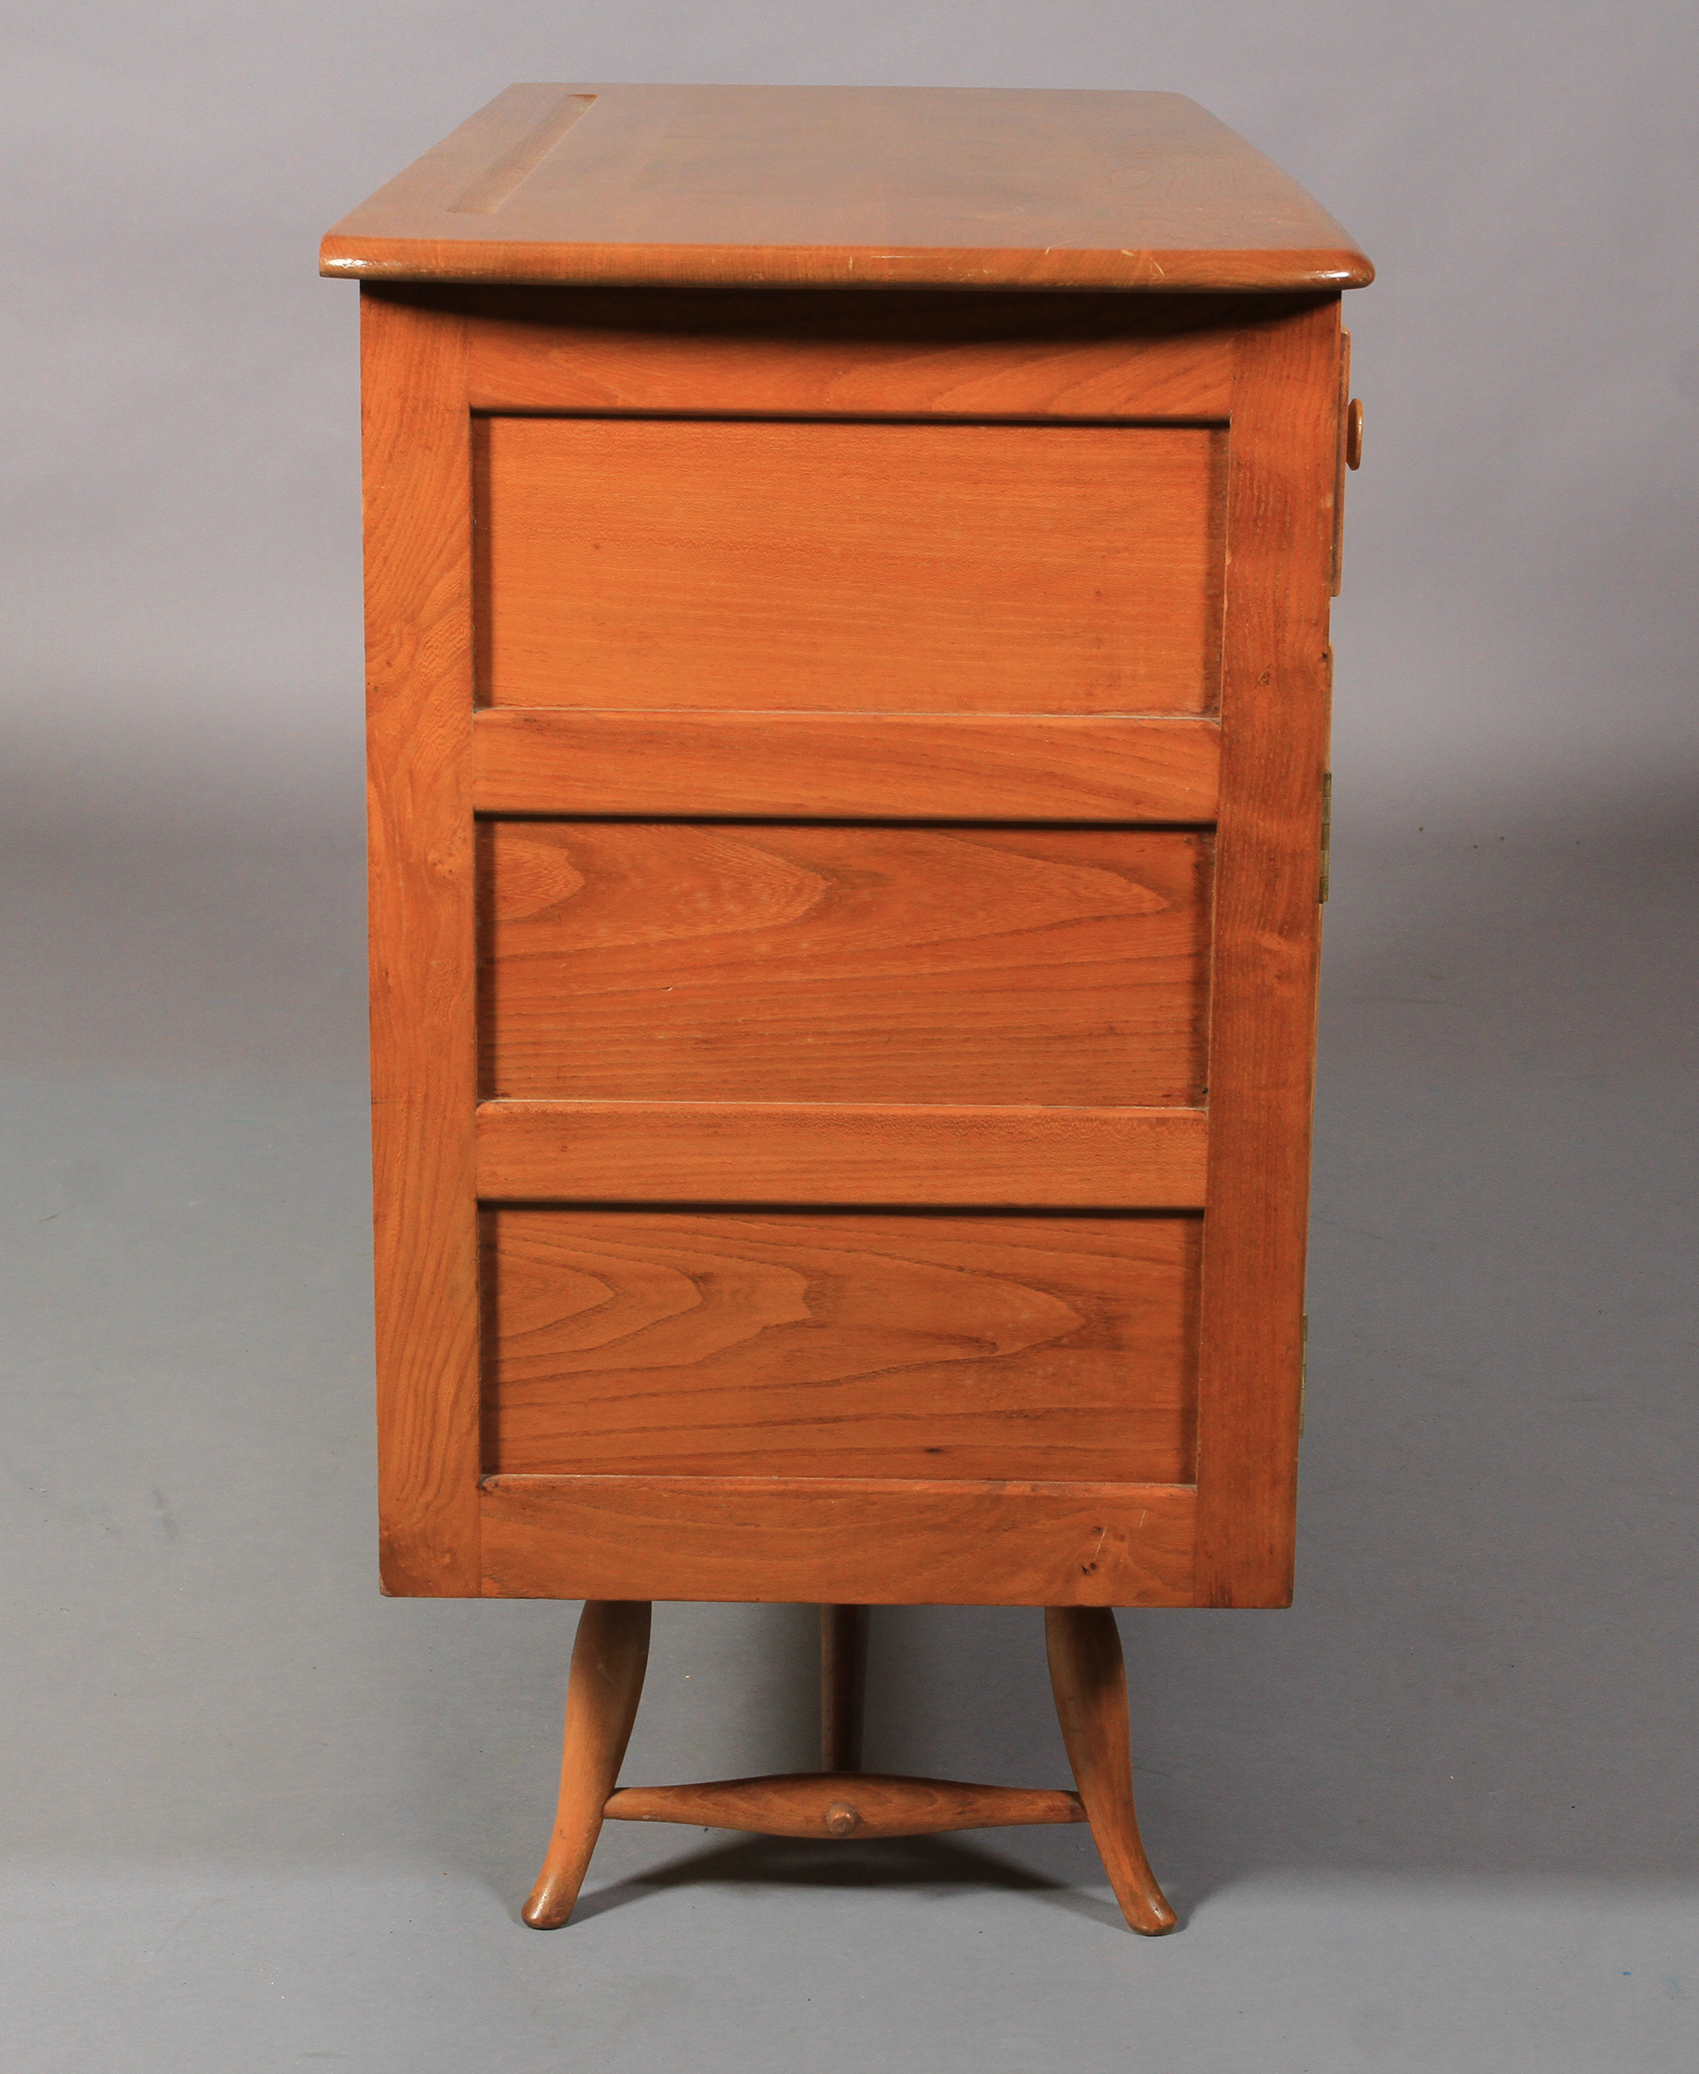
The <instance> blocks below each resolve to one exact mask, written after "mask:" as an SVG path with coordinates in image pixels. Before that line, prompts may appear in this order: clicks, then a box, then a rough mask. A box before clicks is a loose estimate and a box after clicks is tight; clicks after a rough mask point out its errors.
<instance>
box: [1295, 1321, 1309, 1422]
mask: <svg viewBox="0 0 1699 2074" xmlns="http://www.w3.org/2000/svg"><path fill="white" fill-rule="evenodd" d="M1309 1388H1310V1314H1309V1312H1308V1311H1306V1312H1305V1313H1304V1318H1303V1323H1302V1326H1301V1327H1300V1329H1299V1334H1298V1438H1299V1439H1300V1440H1302V1439H1303V1437H1304V1412H1305V1402H1304V1400H1305V1398H1306V1397H1307V1396H1308V1394H1309Z"/></svg>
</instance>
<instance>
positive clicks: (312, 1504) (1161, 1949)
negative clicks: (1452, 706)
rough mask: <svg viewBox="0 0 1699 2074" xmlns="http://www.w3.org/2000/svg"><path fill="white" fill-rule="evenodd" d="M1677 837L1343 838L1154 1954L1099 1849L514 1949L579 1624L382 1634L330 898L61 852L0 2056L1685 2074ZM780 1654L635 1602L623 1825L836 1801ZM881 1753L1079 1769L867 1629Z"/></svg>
mask: <svg viewBox="0 0 1699 2074" xmlns="http://www.w3.org/2000/svg"><path fill="white" fill-rule="evenodd" d="M1678 806H1679V803H1674V804H1669V803H1660V802H1640V803H1638V804H1634V803H1629V804H1627V805H1618V806H1616V807H1610V808H1607V807H1598V808H1595V809H1589V810H1585V811H1583V810H1580V809H1577V808H1574V807H1573V806H1572V807H1570V808H1567V809H1564V810H1561V811H1560V810H1559V809H1558V808H1557V807H1555V806H1554V807H1553V808H1552V809H1551V810H1550V812H1549V813H1547V814H1545V815H1544V816H1535V817H1530V818H1528V819H1526V820H1524V821H1522V822H1519V823H1518V824H1517V825H1515V826H1506V825H1505V823H1504V822H1503V821H1498V822H1487V821H1481V822H1480V823H1479V825H1471V824H1470V822H1469V820H1468V817H1467V816H1465V815H1463V814H1462V813H1461V811H1459V813H1458V815H1457V816H1456V818H1455V819H1454V821H1453V822H1452V824H1451V825H1449V826H1447V827H1445V828H1443V829H1441V828H1438V827H1434V828H1426V829H1423V830H1422V831H1421V832H1420V833H1418V832H1417V831H1416V830H1414V829H1395V828H1391V827H1385V828H1376V829H1356V830H1352V829H1350V828H1349V827H1347V828H1345V829H1344V830H1343V831H1342V835H1341V841H1340V848H1339V856H1338V860H1337V877H1336V893H1335V899H1334V903H1333V905H1332V907H1331V909H1330V911H1329V925H1328V926H1329V951H1328V965H1327V1009H1326V1017H1325V1030H1324V1037H1323V1043H1322V1054H1321V1064H1322V1079H1321V1089H1322V1093H1321V1106H1320V1119H1319V1135H1318V1154H1317V1188H1316V1198H1315V1248H1314V1263H1313V1272H1312V1282H1311V1292H1310V1299H1309V1307H1310V1315H1311V1321H1312V1323H1311V1370H1310V1391H1309V1404H1310V1410H1309V1429H1308V1434H1307V1437H1306V1442H1305V1456H1304V1489H1303V1512H1302V1533H1301V1547H1302V1560H1301V1571H1300V1585H1299V1599H1298V1604H1297V1606H1296V1607H1295V1608H1294V1610H1293V1611H1292V1612H1290V1613H1285V1614H1240V1615H1231V1614H1220V1615H1218V1614H1154V1613H1140V1614H1133V1615H1124V1616H1123V1619H1122V1626H1123V1633H1124V1635H1125V1638H1126V1643H1127V1650H1128V1658H1129V1665H1130V1669H1131V1672H1132V1676H1133V1680H1134V1688H1135V1689H1134V1734H1135V1756H1136V1760H1137V1763H1138V1766H1139V1770H1138V1773H1137V1783H1138V1788H1139V1792H1140V1796H1141V1812H1142V1815H1143V1819H1144V1826H1145V1833H1146V1838H1147V1841H1148V1843H1149V1845H1150V1848H1151V1852H1152V1855H1153V1857H1154V1858H1155V1860H1156V1861H1157V1864H1158V1866H1159V1868H1160V1870H1161V1872H1162V1874H1163V1876H1164V1878H1165V1880H1166V1882H1167V1884H1168V1886H1169V1890H1170V1892H1171V1894H1172V1896H1173V1898H1174V1900H1175V1902H1176V1905H1177V1906H1178V1908H1179V1910H1180V1914H1181V1928H1180V1930H1179V1932H1178V1933H1177V1934H1176V1935H1175V1936H1173V1937H1171V1938H1169V1939H1166V1940H1163V1941H1157V1942H1147V1941H1144V1940H1140V1939H1136V1938H1133V1937H1131V1936H1129V1935H1128V1934H1127V1933H1125V1932H1124V1931H1123V1930H1122V1929H1121V1928H1120V1927H1119V1926H1118V1919H1117V1917H1116V1915H1115V1913H1114V1910H1113V1907H1112V1905H1111V1903H1110V1901H1109V1898H1108V1894H1107V1889H1106V1887H1105V1885H1104V1882H1103V1880H1102V1876H1101V1872H1100V1870H1099V1867H1098V1865H1097V1863H1096V1860H1095V1858H1094V1856H1093V1854H1092V1852H1091V1850H1090V1847H1089V1844H1088V1843H1087V1842H1086V1841H1085V1839H1084V1838H1083V1836H1082V1834H1081V1833H1080V1832H1079V1831H1072V1830H1068V1831H1054V1832H1030V1833H1027V1834H1024V1835H1023V1834H1020V1833H1003V1834H1000V1835H986V1836H981V1837H965V1838H961V1839H957V1840H947V1839H946V1840H938V1841H934V1842H929V1843H917V1844H908V1845H887V1846H854V1847H841V1846H839V1847H830V1848H827V1847H821V1848H819V1849H818V1850H817V1849H815V1848H814V1847H812V1846H806V1847H805V1846H796V1845H779V1844H767V1843H759V1842H750V1841H741V1840H735V1839H729V1838H727V1837H725V1836H715V1835H708V1834H703V1833H695V1832H686V1831H675V1830H671V1829H654V1830H647V1829H645V1830H626V1829H619V1830H613V1831H610V1833H609V1834H608V1836H607V1838H606V1841H605V1842H604V1845H603V1847H602V1849H601V1851H600V1852H599V1854H598V1857H597V1860H596V1863H595V1865H594V1867H593V1870H592V1875H591V1880H590V1883H589V1887H588V1889H587V1900H586V1902H585V1904H584V1906H583V1908H582V1910H581V1918H580V1920H578V1921H577V1922H575V1924H574V1926H573V1927H572V1928H571V1929H569V1930H568V1931H566V1932H564V1933H560V1934H557V1935H554V1936H538V1935H536V1934H534V1933H532V1932H530V1931H528V1930H526V1929H524V1928H523V1926H522V1925H521V1924H520V1923H519V1921H518V1913H517V1911H518V1905H519V1902H520V1901H521V1900H522V1898H523V1896H524V1894H525V1892H526V1890H527V1887H528V1885H529V1882H530V1878H531V1875H532V1873H533V1871H534V1869H535V1863H536V1859H537V1855H538V1852H539V1849H540V1847H541V1844H542V1841H543V1837H544V1833H545V1830H546V1826H547V1821H548V1816H549V1809H550V1801H551V1794H552V1785H553V1770H554V1765H555V1761H556V1739H557V1735H558V1726H559V1712H560V1703H561V1697H562V1692H563V1687H564V1679H565V1669H566V1661H567V1656H568V1652H569V1649H570V1644H571V1636H572V1629H573V1622H574V1618H575V1610H576V1609H574V1608H572V1607H566V1606H554V1605H496V1604H492V1605H488V1606H485V1605H459V1604H447V1603H435V1604H433V1603H421V1602H402V1601H385V1600H383V1599H382V1598H380V1597H379V1596H378V1593H377V1590H376V1584H375V1577H374V1568H373V1553H372V1540H373V1530H372V1500H371V1484H372V1437H371V1421H370V1356H369V1343H368V1325H369V1317H368V1305H369V1254H368V1244H367V1231H366V1206H365V1188H366V1171H365V1157H366V1145H365V1135H364V1119H363V1096H364V1089H363V1083H362V1079H361V1053H360V1046H361V1042H362V1029H361V1008H360V990H361V985H362V979H363V973H362V967H361V943H360V906H359V899H360V895H359V884H358V878H357V869H358V867H357V861H356V852H355V848H354V845H353V844H352V843H351V842H350V841H349V840H347V839H345V838H343V837H334V838H326V839H325V840H323V841H322V842H321V841H315V842H313V843H303V844H302V845H300V846H299V847H291V846H289V845H287V844H283V843H277V844H274V845H273V846H272V847H271V848H269V849H268V848H266V847H264V846H263V845H262V846H259V847H257V848H256V847H255V846H254V845H252V844H244V843H237V842H235V841H230V842H228V843H226V844H223V845H222V846H221V845H220V844H219V843H218V842H217V841H214V840H213V839H211V838H207V839H204V840H196V839H191V838H189V837H185V839H184V840H183V841H182V842H181V843H180V844H178V845H177V846H175V847H173V846H171V845H164V846H160V845H157V844H156V845H151V846H150V845H146V844H142V845H137V846H134V847H132V848H129V849H125V848H109V849H100V848H78V847H75V846H66V847H64V848H63V849H62V850H60V851H58V852H55V851H53V850H52V849H51V848H50V847H49V848H44V847H43V846H42V845H40V844H32V845H31V846H30V847H28V848H27V849H26V850H25V851H24V852H23V854H21V855H20V856H19V857H17V858H16V859H14V860H13V862H12V865H11V867H10V868H9V870H8V874H7V879H6V885H7V898H8V901H9V902H11V903H12V911H11V913H10V916H9V919H8V923H7V937H6V942H7V949H6V959H7V965H8V969H9V971H10V972H11V973H12V974H13V976H14V981H17V980H18V976H19V975H20V974H28V975H29V979H28V983H27V984H24V983H16V984H14V985H13V986H12V987H11V988H9V989H8V1000H7V1014H8V1022H9V1028H8V1041H7V1056H8V1058H9V1060H10V1062H11V1066H10V1078H9V1081H8V1083H7V1092H6V1123H7V1133H8V1145H9V1149H8V1154H7V1158H6V1162H5V1167H4V1191H5V1197H4V1200H5V1215H6V1218H7V1223H8V1229H9V1243H8V1244H7V1246H6V1248H5V1253H4V1262H3V1268H4V1274H5V1278H6V1285H7V1295H6V1306H7V1313H6V1314H7V1320H8V1323H7V1329H6V1333H5V1340H4V1348H5V1359H6V1362H7V1365H8V1369H9V1377H8V1381H7V1385H6V1390H5V1397H4V1426H3V1433H4V1440H3V1460H0V1466H3V1469H4V1483H3V1488H4V1492H5V1505H4V1515H3V1531H4V1549H5V1561H4V1594H5V1609H6V1611H5V1620H6V1633H7V1642H6V1653H7V1655H6V1660H7V1673H6V1688H7V1698H6V1705H5V1709H4V1714H5V1720H6V1729H5V1734H4V1738H3V1746H0V1767H3V1770H4V1789H5V1790H4V1812H3V1817H0V1819H3V1824H4V1833H5V1842H6V1859H5V1865H4V1869H3V1871H0V1895H3V1903H0V1905H3V1908H4V1921H3V1928H0V2008H3V2011H4V2015H3V2017H0V2034H3V2041H4V2042H3V2043H0V2067H4V2068H5V2069H7V2070H10V2069H12V2068H17V2069H19V2070H29V2074H36V2070H55V2074H57V2070H61V2069H63V2070H82V2069H85V2068H89V2069H92V2068H99V2069H103V2070H106V2069H114V2070H128V2069H138V2070H142V2069H145V2070H150V2074H151V2070H154V2069H161V2070H163V2069H172V2070H185V2074H201V2070H207V2074H212V2070H246V2069H255V2070H269V2069H273V2068H285V2067H294V2066H297V2065H303V2066H304V2065H312V2064H325V2065H333V2064H341V2065H346V2066H349V2067H354V2068H360V2069H372V2070H374V2074H390V2070H395V2074H401V2070H404V2069H405V2070H408V2074H438V2070H449V2069H456V2070H458V2069H473V2068H477V2069H483V2068H501V2069H514V2070H531V2069H539V2070H541V2069H553V2068H557V2067H559V2068H566V2067H574V2068H576V2067H594V2068H598V2069H606V2070H609V2074H648V2070H651V2069H654V2070H660V2069H672V2068H685V2069H691V2070H700V2074H716V2070H720V2069H727V2070H731V2069H737V2070H740V2074H741V2070H745V2069H750V2070H755V2069H765V2068H773V2069H780V2068H783V2069H786V2070H796V2074H812V2070H820V2074H827V2070H830V2074H838V2070H852V2069H853V2070H859V2069H872V2068H886V2067H895V2068H901V2069H909V2068H913V2069H918V2070H938V2074H954V2070H957V2069H961V2070H969V2069H971V2070H976V2074H977V2070H986V2074H1002V2070H1026V2069H1037V2068H1045V2069H1048V2068H1051V2067H1066V2068H1069V2069H1079V2070H1086V2074H1097V2070H1100V2069H1104V2070H1107V2069H1122V2068H1136V2069H1151V2070H1157V2074H1162V2070H1191V2069H1198V2070H1212V2074H1213V2070H1217V2069H1219V2070H1234V2074H1237V2070H1240V2069H1244V2070H1247V2074H1250V2070H1255V2074H1332V2070H1335V2069H1354V2068H1359V2067H1372V2068H1388V2069H1400V2070H1402V2069H1410V2070H1417V2069H1420V2070H1422V2074H1432V2070H1438V2069H1444V2070H1446V2074H1476V2070H1479V2074H1512V2070H1515V2074H1519V2070H1522V2069H1527V2070H1530V2074H1534V2070H1538V2074H1572V2070H1574V2074H1579V2070H1599V2074H1605V2070H1612V2074H1616V2070H1634V2074H1639V2070H1658V2074H1664V2070H1670V2074H1676V2070H1681V2074H1688V2070H1693V2069H1696V2068H1699V1878H1696V1868H1699V1850H1696V1841H1699V1839H1696V1834H1695V1831H1696V1826H1699V1824H1696V1812H1699V1793H1696V1788H1699V1759H1696V1738H1695V1734H1694V1721H1695V1708H1694V1702H1695V1698H1696V1687H1699V1654H1696V1652H1695V1649H1694V1646H1693V1643H1694V1631H1693V1630H1694V1605H1695V1594H1694V1586H1695V1581H1696V1579H1695V1571H1696V1567H1699V1566H1696V1562H1695V1555H1696V1547H1695V1543H1696V1532H1695V1529H1696V1517H1699V1515H1696V1510H1695V1493H1696V1490H1699V1480H1696V1478H1695V1474H1694V1469H1695V1456H1696V1454H1699V1444H1696V1436H1695V1423H1694V1419H1693V1416H1692V1404H1693V1396H1694V1391H1693V1378H1694V1367H1695V1357H1694V1348H1695V1342H1696V1337H1699V1335H1696V1333H1695V1328H1694V1323H1693V1318H1692V1308H1691V1307H1692V1295H1693V1283H1694V1280H1695V1277H1694V1274H1693V1257H1694V1246H1693V1193H1694V1187H1693V1154H1692V1148H1693V1144H1694V1140H1695V1124H1696V1122H1699V1118H1696V1116H1695V1109H1696V1107H1699V1102H1696V1099H1695V1080H1694V1074H1693V1070H1692V1068H1693V1052H1694V1042H1693V1032H1694V1024H1695V1015H1694V985H1693V970H1694V965H1693V941H1692V939H1693V917H1694V913H1695V901H1694V871H1693V866H1694V855H1693V851H1692V848H1691V835H1690V834H1689V837H1688V838H1687V839H1686V843H1685V845H1684V840H1683V838H1682V836H1681V833H1680V831H1681V827H1682V820H1681V815H1680V812H1679V811H1678ZM1689 827H1690V824H1689ZM811 1650H812V1636H811V1628H810V1623H809V1619H808V1616H807V1615H806V1613H805V1612H803V1611H801V1610H799V1609H791V1608H784V1607H777V1608H742V1607H715V1608H695V1607H667V1608H664V1609H660V1611H659V1612H658V1615H657V1632H656V1644H655V1650H654V1654H653V1657H652V1660H651V1666H652V1667H651V1676H650V1684H649V1690H648V1694H647V1697H646V1702H645V1708H644V1712H643V1714H642V1716H641V1718H640V1722H639V1726H638V1732H637V1735H636V1738H635V1739H634V1742H633V1746H632V1752H631V1756H630V1759H629V1761H628V1764H627V1770H626V1777H627V1778H628V1779H630V1780H639V1779H643V1778H666V1777H673V1778H684V1777H689V1776H692V1775H695V1776H714V1775H723V1774H725V1773H727V1772H738V1771H749V1770H755V1769H760V1768H764V1767H783V1766H790V1765H798V1764H806V1763H807V1762H808V1761H809V1755H810V1750H809V1746H810V1741H811V1738H812V1735H813V1733H814V1724H813V1719H812V1714H811V1693H810V1680H811V1677H812V1674H813V1659H812V1654H811ZM869 1734H870V1751H869V1758H870V1762H872V1763H874V1764H877V1765H878V1766H880V1767H885V1768H892V1769H907V1770H918V1771H945V1772H951V1773H955V1774H957V1775H962V1776H970V1777H971V1776H982V1777H986V1778H992V1779H999V1780H1004V1781H1009V1782H1013V1783H1022V1782H1026V1783H1044V1782H1060V1781H1061V1780H1062V1779H1063V1778H1064V1777H1065V1770H1064V1760H1063V1757H1062V1752H1061V1748H1060V1743H1059V1739H1058V1737H1057V1734H1056V1730H1055V1727H1054V1721H1053V1717H1052V1715H1051V1712H1050V1707H1049V1701H1048V1695H1047V1691H1046V1687H1045V1681H1044V1674H1043V1649H1042V1640H1041V1633H1040V1627H1039V1622H1038V1616H1037V1615H1036V1614H1032V1613H1027V1612H1008V1611H996V1610H972V1611H963V1610H950V1609H940V1608H915V1609H893V1610H890V1611H886V1612H883V1613H881V1614H879V1615H877V1616H876V1629H875V1638H874V1649H873V1664H872V1703H871V1718H870V1729H869Z"/></svg>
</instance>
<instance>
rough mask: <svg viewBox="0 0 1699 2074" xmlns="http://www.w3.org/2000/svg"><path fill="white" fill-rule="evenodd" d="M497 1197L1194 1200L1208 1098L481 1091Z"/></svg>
mask: <svg viewBox="0 0 1699 2074" xmlns="http://www.w3.org/2000/svg"><path fill="white" fill-rule="evenodd" d="M477 1129H478V1193H479V1195H480V1196H481V1197H483V1198H484V1200H485V1201H487V1202H574V1201H576V1202H604V1203H644V1202H650V1203H680V1202H687V1203H724V1204H740V1203H826V1204H844V1205H848V1204H853V1203H912V1204H917V1205H918V1204H931V1203H938V1204H946V1205H953V1206H956V1207H958V1208H969V1207H980V1206H984V1207H991V1208H999V1209H1001V1208H1014V1209H1047V1208H1051V1207H1058V1208H1082V1209H1083V1208H1097V1209H1106V1210H1117V1209H1131V1210H1136V1209H1161V1210H1190V1209H1199V1208H1201V1207H1202V1205H1203V1199H1204V1187H1205V1176H1206V1166H1207V1160H1208V1151H1209V1114H1208V1112H1207V1111H1206V1110H1203V1109H1043V1108H1037V1107H1034V1106H1031V1105H1027V1106H1022V1105H1020V1104H1016V1103H1003V1104H980V1105H977V1106H975V1105H970V1104H966V1103H957V1104H950V1105H947V1104H943V1103H926V1102H909V1103H868V1102H864V1103H838V1104H826V1103H818V1102H482V1103H480V1104H479V1106H478V1112H477Z"/></svg>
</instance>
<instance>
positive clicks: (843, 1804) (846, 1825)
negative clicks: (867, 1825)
mask: <svg viewBox="0 0 1699 2074" xmlns="http://www.w3.org/2000/svg"><path fill="white" fill-rule="evenodd" d="M860 1827H861V1817H860V1816H859V1815H858V1814H857V1813H856V1811H855V1809H854V1808H852V1807H851V1806H850V1804H849V1802H848V1801H847V1800H835V1801H833V1803H832V1805H831V1806H830V1807H829V1808H828V1809H827V1810H826V1832H827V1834H828V1835H829V1836H848V1835H849V1834H850V1833H851V1832H852V1831H853V1830H856V1829H859V1828H860Z"/></svg>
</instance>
